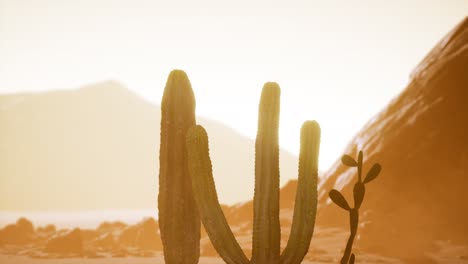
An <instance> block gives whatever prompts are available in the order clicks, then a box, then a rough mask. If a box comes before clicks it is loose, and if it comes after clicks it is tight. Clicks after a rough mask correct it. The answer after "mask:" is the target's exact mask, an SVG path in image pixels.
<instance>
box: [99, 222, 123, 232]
mask: <svg viewBox="0 0 468 264" xmlns="http://www.w3.org/2000/svg"><path fill="white" fill-rule="evenodd" d="M126 227H127V224H125V223H123V222H119V221H116V222H104V223H101V224H100V225H99V227H98V228H97V229H96V231H97V232H99V233H100V234H105V233H109V232H114V231H117V230H122V229H124V228H126Z"/></svg>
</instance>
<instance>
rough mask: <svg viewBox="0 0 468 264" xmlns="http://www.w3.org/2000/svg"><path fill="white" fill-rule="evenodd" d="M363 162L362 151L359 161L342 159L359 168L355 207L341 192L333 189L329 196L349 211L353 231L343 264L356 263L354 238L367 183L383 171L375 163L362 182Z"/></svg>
mask: <svg viewBox="0 0 468 264" xmlns="http://www.w3.org/2000/svg"><path fill="white" fill-rule="evenodd" d="M362 160H363V154H362V151H359V155H358V160H357V161H356V160H355V159H353V158H352V157H351V156H349V155H343V157H341V162H342V163H343V164H344V165H346V166H349V167H357V170H358V180H357V182H356V183H355V184H354V188H353V196H354V207H353V208H351V207H350V206H349V204H348V202H347V201H346V199H345V198H344V196H343V194H341V193H340V192H339V191H337V190H335V189H333V190H331V191H330V193H329V196H330V199H331V200H332V201H333V202H334V203H335V204H336V205H338V206H339V207H341V208H343V209H345V210H347V211H349V225H350V229H351V234H350V235H349V239H348V242H347V243H346V248H345V251H344V254H343V258H341V264H346V263H354V261H355V255H354V254H351V251H352V248H353V242H354V238H355V236H356V233H357V228H358V222H359V208H360V207H361V205H362V201H363V200H364V195H365V193H366V186H365V184H366V183H369V182H370V181H372V180H374V179H375V178H376V177H377V176H378V175H379V173H380V171H381V170H382V166H380V164H378V163H375V164H374V165H373V166H372V168H371V169H370V170H369V172H368V173H367V174H366V177H365V178H364V181H363V180H362ZM348 261H349V262H348Z"/></svg>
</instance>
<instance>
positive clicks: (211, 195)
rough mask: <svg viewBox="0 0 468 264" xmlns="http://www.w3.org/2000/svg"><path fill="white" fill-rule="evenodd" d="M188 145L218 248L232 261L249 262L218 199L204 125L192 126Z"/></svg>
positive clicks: (203, 212)
mask: <svg viewBox="0 0 468 264" xmlns="http://www.w3.org/2000/svg"><path fill="white" fill-rule="evenodd" d="M187 147H188V156H189V159H190V162H189V170H190V173H191V175H192V187H193V192H194V194H195V200H196V202H197V205H198V210H199V211H200V215H201V219H202V222H203V225H204V226H205V229H206V232H207V233H208V236H209V237H210V240H211V242H212V244H213V246H214V248H215V249H216V251H217V252H218V253H219V255H220V256H221V257H222V258H223V260H224V261H225V262H226V263H228V264H248V263H249V260H248V259H247V257H246V256H245V254H244V252H243V251H242V249H241V247H240V246H239V244H238V243H237V241H236V239H235V237H234V234H233V233H232V231H231V229H230V228H229V226H228V223H227V221H226V218H225V216H224V214H223V211H222V209H221V206H220V204H219V202H218V195H217V194H216V187H215V183H214V180H213V171H212V167H211V160H210V156H209V149H208V136H207V134H206V131H205V129H204V128H203V127H201V126H195V127H192V128H191V129H190V130H189V132H188V134H187Z"/></svg>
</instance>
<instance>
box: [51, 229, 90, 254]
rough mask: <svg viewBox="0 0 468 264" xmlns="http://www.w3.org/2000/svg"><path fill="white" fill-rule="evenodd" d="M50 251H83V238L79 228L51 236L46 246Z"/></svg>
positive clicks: (64, 252)
mask: <svg viewBox="0 0 468 264" xmlns="http://www.w3.org/2000/svg"><path fill="white" fill-rule="evenodd" d="M45 251H46V252H49V253H58V254H70V253H78V254H80V253H82V252H83V238H82V234H81V230H80V229H79V228H76V229H73V230H72V231H67V232H62V233H59V234H57V235H56V236H55V237H53V238H51V239H50V240H49V241H48V242H47V245H46V247H45Z"/></svg>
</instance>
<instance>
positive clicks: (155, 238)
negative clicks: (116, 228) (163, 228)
mask: <svg viewBox="0 0 468 264" xmlns="http://www.w3.org/2000/svg"><path fill="white" fill-rule="evenodd" d="M158 231H159V228H158V224H157V222H156V221H155V220H154V218H147V219H144V220H143V221H142V222H140V223H139V224H138V232H137V235H136V238H135V246H136V247H137V248H139V249H143V250H162V242H161V238H160V236H159V234H158Z"/></svg>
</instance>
